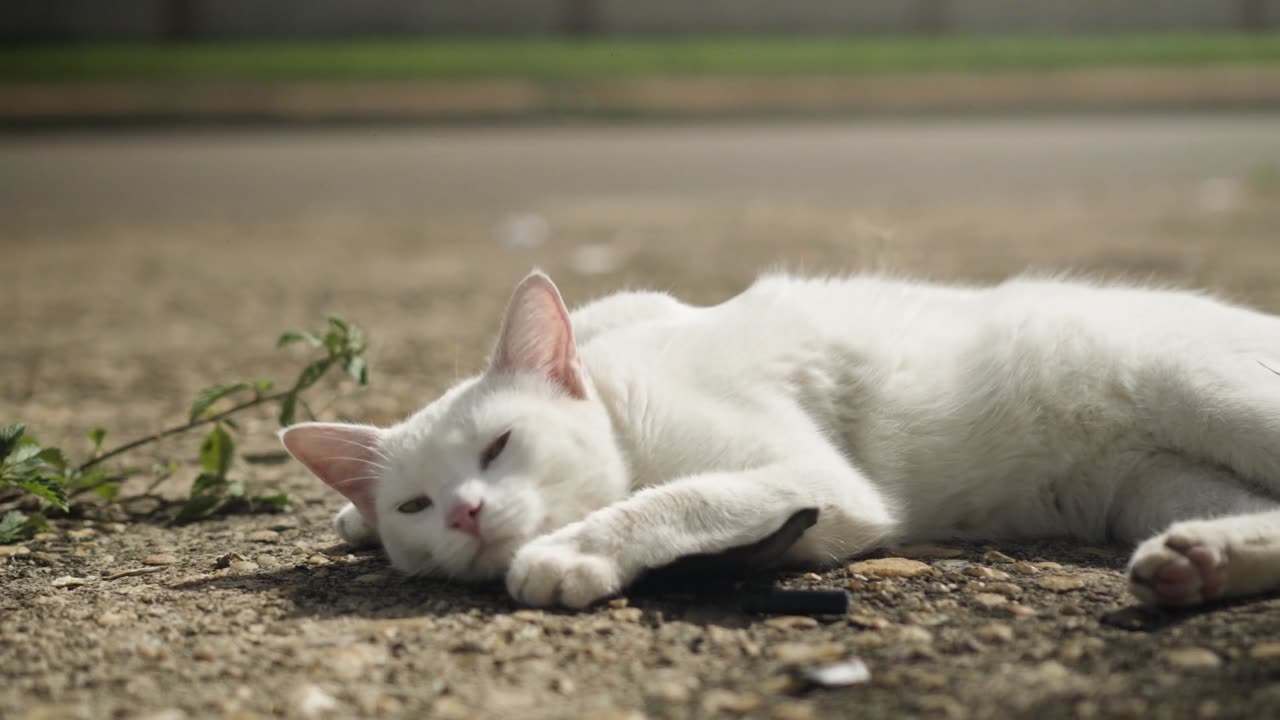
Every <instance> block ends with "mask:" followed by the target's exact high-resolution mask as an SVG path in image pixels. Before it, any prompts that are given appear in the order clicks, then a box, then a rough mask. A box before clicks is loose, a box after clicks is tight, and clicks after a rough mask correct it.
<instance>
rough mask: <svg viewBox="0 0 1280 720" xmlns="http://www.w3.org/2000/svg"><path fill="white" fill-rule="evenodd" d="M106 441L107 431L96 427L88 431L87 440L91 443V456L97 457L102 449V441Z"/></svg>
mask: <svg viewBox="0 0 1280 720" xmlns="http://www.w3.org/2000/svg"><path fill="white" fill-rule="evenodd" d="M106 439H107V431H106V430H104V429H102V428H100V427H96V428H94V429H92V430H90V431H89V440H90V441H91V442H93V454H94V455H97V454H98V451H99V450H101V449H102V441H103V440H106Z"/></svg>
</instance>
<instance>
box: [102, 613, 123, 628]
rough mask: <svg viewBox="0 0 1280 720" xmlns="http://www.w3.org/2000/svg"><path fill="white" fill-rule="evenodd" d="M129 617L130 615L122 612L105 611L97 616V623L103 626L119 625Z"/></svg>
mask: <svg viewBox="0 0 1280 720" xmlns="http://www.w3.org/2000/svg"><path fill="white" fill-rule="evenodd" d="M128 619H129V618H128V616H126V615H123V614H121V613H114V612H105V613H102V614H101V615H99V616H98V617H97V623H98V624H99V625H101V626H102V627H111V626H112V625H119V624H120V623H122V622H124V621H125V620H128Z"/></svg>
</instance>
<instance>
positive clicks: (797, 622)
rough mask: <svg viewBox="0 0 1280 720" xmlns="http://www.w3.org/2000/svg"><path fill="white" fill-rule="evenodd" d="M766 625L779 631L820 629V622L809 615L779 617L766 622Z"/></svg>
mask: <svg viewBox="0 0 1280 720" xmlns="http://www.w3.org/2000/svg"><path fill="white" fill-rule="evenodd" d="M764 624H765V625H767V626H769V627H771V628H776V629H778V630H808V629H809V628H816V627H818V621H817V620H815V619H814V618H811V617H808V616H807V615H779V616H778V617H771V618H769V619H768V620H765V621H764Z"/></svg>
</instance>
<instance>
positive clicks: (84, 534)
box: [67, 528, 98, 540]
mask: <svg viewBox="0 0 1280 720" xmlns="http://www.w3.org/2000/svg"><path fill="white" fill-rule="evenodd" d="M97 534H98V531H97V530H94V529H93V528H81V529H79V530H71V531H69V532H67V537H69V538H71V539H72V540H88V539H89V538H91V537H93V536H94V535H97Z"/></svg>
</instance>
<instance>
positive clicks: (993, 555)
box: [982, 550, 1017, 565]
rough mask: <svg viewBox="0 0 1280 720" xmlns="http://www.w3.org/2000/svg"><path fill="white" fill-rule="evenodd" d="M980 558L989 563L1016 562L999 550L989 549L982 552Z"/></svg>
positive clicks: (1005, 563) (1003, 563) (1004, 563)
mask: <svg viewBox="0 0 1280 720" xmlns="http://www.w3.org/2000/svg"><path fill="white" fill-rule="evenodd" d="M982 559H983V561H985V562H989V563H996V564H999V565H1008V564H1010V563H1013V562H1017V561H1016V560H1014V559H1013V558H1011V557H1009V556H1008V555H1005V554H1004V553H1002V552H1000V551H999V550H989V551H987V552H985V553H983V554H982Z"/></svg>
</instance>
